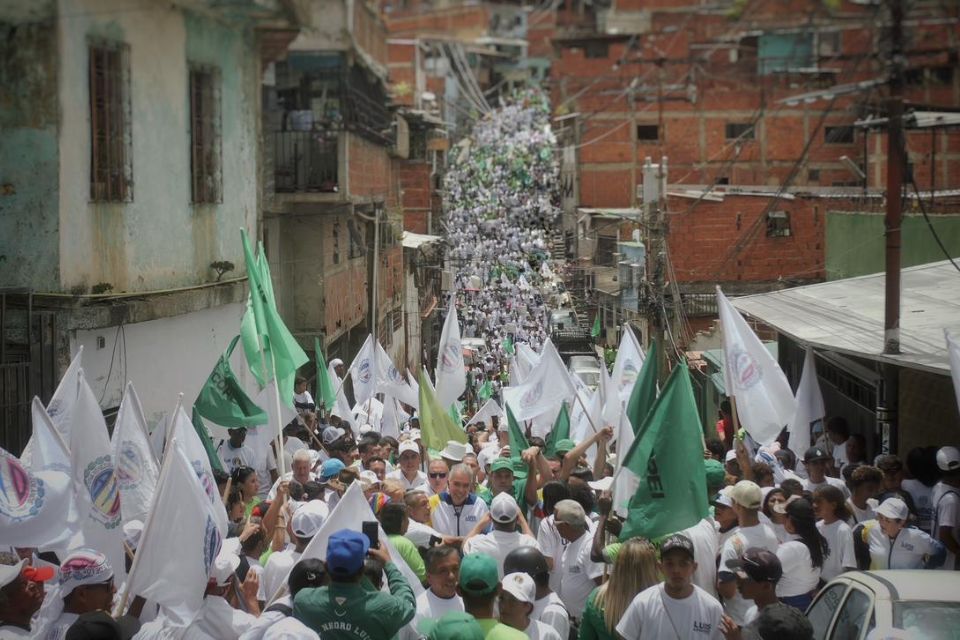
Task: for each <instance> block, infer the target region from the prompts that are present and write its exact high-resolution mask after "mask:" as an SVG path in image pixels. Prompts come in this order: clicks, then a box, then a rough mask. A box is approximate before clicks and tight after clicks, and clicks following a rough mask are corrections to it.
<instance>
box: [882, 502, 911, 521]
mask: <svg viewBox="0 0 960 640" xmlns="http://www.w3.org/2000/svg"><path fill="white" fill-rule="evenodd" d="M877 515H880V516H884V517H885V518H890V519H892V520H906V519H907V517H908V516H909V515H910V509H908V508H907V503H906V502H904V501H903V500H901V499H900V498H887V499H886V500H884V501H883V502H882V503H880V506H879V507H877Z"/></svg>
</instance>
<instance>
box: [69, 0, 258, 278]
mask: <svg viewBox="0 0 960 640" xmlns="http://www.w3.org/2000/svg"><path fill="white" fill-rule="evenodd" d="M156 7H157V8H155V9H149V8H147V9H143V10H139V11H130V12H116V11H110V10H109V9H111V8H115V4H112V3H111V2H109V0H60V2H59V11H60V13H61V14H66V15H70V16H71V18H70V19H69V20H61V21H60V22H59V37H60V60H61V73H60V75H59V96H60V104H61V105H63V106H64V108H63V114H62V119H61V129H60V149H61V163H60V179H59V183H60V194H59V195H60V230H61V233H60V253H61V260H60V274H61V280H62V282H61V286H62V288H64V289H68V290H69V289H70V288H72V287H75V286H87V287H89V286H91V285H93V284H96V283H100V282H107V283H110V284H112V285H113V290H114V291H143V290H153V289H161V288H167V287H176V286H184V285H190V284H196V283H201V282H207V281H210V280H211V279H212V278H213V273H212V271H211V269H210V267H209V265H210V263H211V262H213V261H217V260H229V261H231V262H233V263H234V264H236V265H237V267H238V269H240V268H242V265H243V258H242V251H241V248H240V243H239V241H238V238H237V230H238V228H239V227H240V226H246V227H247V228H250V229H253V228H254V225H255V222H256V180H255V176H256V175H257V174H256V163H257V155H256V121H255V117H256V112H257V109H256V106H257V100H258V95H259V94H258V85H257V73H258V66H257V50H256V48H255V46H254V41H253V38H252V36H251V35H250V34H249V33H246V32H244V31H243V30H242V29H237V28H227V27H224V26H220V25H217V24H216V23H214V22H213V21H211V20H209V19H207V18H199V17H192V16H188V15H186V14H185V13H184V12H182V11H180V10H171V9H170V8H169V7H168V6H167V5H160V4H157V5H156ZM90 37H102V38H108V39H111V40H115V41H121V42H124V43H126V44H127V45H128V46H129V50H130V57H129V67H130V76H131V79H132V80H131V83H130V112H131V126H132V141H133V142H132V158H133V178H134V187H133V202H129V203H91V202H89V176H90V131H89V108H88V106H87V105H88V101H89V89H88V69H87V65H88V54H87V42H88V38H90ZM158 61H163V64H157V63H158ZM188 62H198V63H204V64H210V65H214V66H217V67H219V68H220V71H221V77H222V85H221V91H220V101H221V115H222V117H221V127H222V167H223V170H222V174H223V202H222V204H218V205H202V206H194V205H193V204H191V202H190V200H191V195H190V152H189V140H190V134H189V131H190V124H189V98H188V80H189V71H188V66H187V65H188Z"/></svg>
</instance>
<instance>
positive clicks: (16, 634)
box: [0, 557, 54, 638]
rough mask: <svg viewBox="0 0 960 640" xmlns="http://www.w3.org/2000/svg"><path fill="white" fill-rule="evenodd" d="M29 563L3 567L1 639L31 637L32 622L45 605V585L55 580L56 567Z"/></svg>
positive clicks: (0, 575) (0, 573) (0, 569)
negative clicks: (35, 565)
mask: <svg viewBox="0 0 960 640" xmlns="http://www.w3.org/2000/svg"><path fill="white" fill-rule="evenodd" d="M13 559H14V558H12V557H11V558H10V560H11V561H12V560H13ZM4 560H6V558H4ZM26 563H27V561H26V560H18V561H17V562H16V563H14V564H7V563H3V564H0V638H29V637H30V622H31V619H32V618H33V615H34V614H35V613H36V612H37V611H39V610H40V605H42V604H43V598H44V591H43V583H44V582H46V581H47V580H50V579H51V578H53V574H54V569H53V568H52V567H28V566H26Z"/></svg>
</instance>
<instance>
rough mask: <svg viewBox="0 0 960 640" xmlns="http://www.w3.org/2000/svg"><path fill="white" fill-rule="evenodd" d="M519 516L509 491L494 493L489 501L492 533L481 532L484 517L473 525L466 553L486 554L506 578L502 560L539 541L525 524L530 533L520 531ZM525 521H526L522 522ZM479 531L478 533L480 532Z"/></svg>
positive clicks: (465, 542) (515, 502)
mask: <svg viewBox="0 0 960 640" xmlns="http://www.w3.org/2000/svg"><path fill="white" fill-rule="evenodd" d="M519 518H520V506H519V505H518V504H517V501H516V500H514V498H513V496H512V495H510V494H509V493H500V494H497V495H496V496H494V498H493V501H492V502H491V503H490V519H491V520H492V521H493V530H492V531H491V532H490V533H484V534H480V533H479V532H480V530H481V529H482V528H483V527H485V526H486V522H485V521H483V520H481V521H480V522H479V523H477V525H476V526H475V527H474V530H473V532H471V533H472V534H473V535H471V536H469V537H467V539H466V540H465V541H464V542H463V553H464V555H466V554H468V553H486V554H487V555H489V556H492V557H493V558H494V559H495V560H496V561H497V570H498V571H499V572H500V577H501V578H502V577H503V560H504V558H506V557H507V554H508V553H510V551H512V550H513V549H516V548H517V547H520V546H523V547H535V546H537V541H536V540H535V539H534V538H533V536H531V535H529V531H530V530H529V528H528V527H524V528H525V529H526V531H527V533H521V532H519V531H517V521H518V519H519ZM525 524H526V523H525V522H524V523H523V525H525ZM478 534H479V535H478Z"/></svg>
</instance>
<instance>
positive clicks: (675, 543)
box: [660, 533, 694, 558]
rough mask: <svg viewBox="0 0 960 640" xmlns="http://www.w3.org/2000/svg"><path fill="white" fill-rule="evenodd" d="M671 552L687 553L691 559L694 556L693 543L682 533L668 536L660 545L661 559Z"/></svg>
mask: <svg viewBox="0 0 960 640" xmlns="http://www.w3.org/2000/svg"><path fill="white" fill-rule="evenodd" d="M670 551H685V552H686V553H687V555H689V556H690V557H691V558H693V557H694V555H693V542H691V541H690V538H688V537H687V536H685V535H683V534H682V533H674V534H672V535H669V536H667V537H666V538H665V539H664V541H663V542H662V543H661V544H660V557H661V558H662V557H663V556H665V555H667V553H669V552H670Z"/></svg>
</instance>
